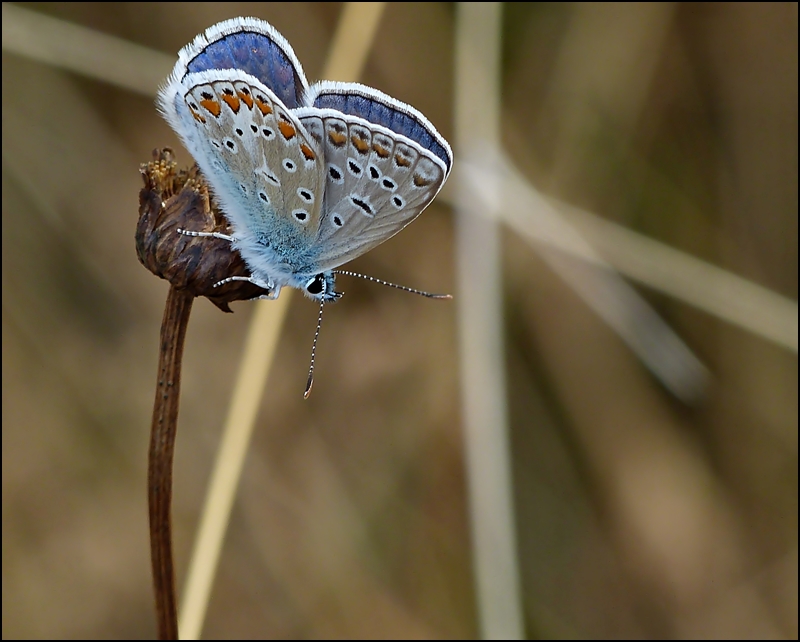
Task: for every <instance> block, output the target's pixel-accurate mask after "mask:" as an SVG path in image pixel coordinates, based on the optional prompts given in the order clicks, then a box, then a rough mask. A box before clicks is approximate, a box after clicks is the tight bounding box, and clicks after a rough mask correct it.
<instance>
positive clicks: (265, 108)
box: [256, 96, 272, 116]
mask: <svg viewBox="0 0 800 642" xmlns="http://www.w3.org/2000/svg"><path fill="white" fill-rule="evenodd" d="M256 106H257V107H258V108H259V109H260V110H261V113H262V114H264V115H265V116H269V115H270V114H271V113H272V107H271V106H270V104H269V103H267V102H266V101H264V100H261V98H260V97H259V96H256Z"/></svg>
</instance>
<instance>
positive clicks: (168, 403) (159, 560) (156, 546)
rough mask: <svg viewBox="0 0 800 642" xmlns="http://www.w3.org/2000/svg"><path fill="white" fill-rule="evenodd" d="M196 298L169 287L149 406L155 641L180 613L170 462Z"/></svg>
mask: <svg viewBox="0 0 800 642" xmlns="http://www.w3.org/2000/svg"><path fill="white" fill-rule="evenodd" d="M193 301H194V296H193V295H191V294H189V293H188V292H187V291H185V290H178V289H176V288H175V287H173V286H170V289H169V294H168V295H167V303H166V307H165V309H164V318H163V320H162V321H161V345H160V347H159V358H158V381H157V383H156V398H155V402H154V403H153V423H152V426H151V431H150V452H149V459H148V468H147V486H148V494H147V497H148V503H149V507H150V555H151V561H152V564H153V586H154V589H155V598H156V617H157V620H158V622H157V625H158V638H159V639H160V640H177V639H178V610H177V606H176V600H175V571H174V565H173V561H172V522H171V519H170V508H171V506H172V460H173V455H174V453H175V435H176V432H177V426H178V404H179V402H180V391H181V359H182V357H183V342H184V339H185V338H186V327H187V326H188V324H189V314H190V313H191V311H192V302H193Z"/></svg>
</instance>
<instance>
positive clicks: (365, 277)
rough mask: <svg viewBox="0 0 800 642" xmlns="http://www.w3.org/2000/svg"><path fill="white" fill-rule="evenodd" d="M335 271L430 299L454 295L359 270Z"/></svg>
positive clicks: (447, 297)
mask: <svg viewBox="0 0 800 642" xmlns="http://www.w3.org/2000/svg"><path fill="white" fill-rule="evenodd" d="M333 273H334V274H344V275H345V276H357V277H358V278H359V279H366V280H367V281H372V282H373V283H379V284H380V285H388V286H389V287H390V288H397V289H398V290H403V291H404V292H411V293H412V294H419V295H420V296H424V297H427V298H429V299H452V298H453V295H451V294H433V293H432V292H423V291H422V290H415V289H414V288H408V287H406V286H405V285H397V284H396V283H389V282H388V281H384V280H382V279H376V278H375V277H374V276H367V275H366V274H359V273H358V272H350V271H349V270H334V271H333ZM320 314H321V313H320Z"/></svg>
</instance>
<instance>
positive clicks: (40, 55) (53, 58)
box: [3, 2, 175, 97]
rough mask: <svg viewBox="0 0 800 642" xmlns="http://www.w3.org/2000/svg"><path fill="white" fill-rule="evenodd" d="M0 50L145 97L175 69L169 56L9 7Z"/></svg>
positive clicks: (48, 17)
mask: <svg viewBox="0 0 800 642" xmlns="http://www.w3.org/2000/svg"><path fill="white" fill-rule="evenodd" d="M3 50H4V51H8V52H10V53H13V54H16V55H18V56H25V57H26V58H30V59H31V60H36V61H37V62H41V63H44V64H46V65H52V66H53V67H58V68H59V69H66V70H67V71H71V72H74V73H78V74H82V75H84V76H87V77H88V78H94V79H95V80H101V81H103V82H107V83H110V84H112V85H115V86H117V87H121V88H122V89H126V90H128V91H132V92H135V93H137V94H144V95H145V96H151V97H152V96H155V93H156V90H157V89H158V86H159V84H160V83H161V82H163V80H164V78H166V77H167V74H168V73H169V72H170V71H171V70H172V66H173V65H174V64H175V56H168V55H167V54H164V53H161V52H160V51H154V50H153V49H150V48H148V47H143V46H141V45H137V44H136V43H133V42H129V41H127V40H123V39H122V38H117V37H116V36H110V35H108V34H105V33H102V32H100V31H96V30H95V29H89V28H88V27H82V26H81V25H76V24H74V23H72V22H67V21H65V20H60V19H58V18H53V17H51V16H47V15H45V14H43V13H40V12H38V11H31V10H29V9H24V8H22V7H20V6H18V5H15V4H11V3H9V2H4V3H3Z"/></svg>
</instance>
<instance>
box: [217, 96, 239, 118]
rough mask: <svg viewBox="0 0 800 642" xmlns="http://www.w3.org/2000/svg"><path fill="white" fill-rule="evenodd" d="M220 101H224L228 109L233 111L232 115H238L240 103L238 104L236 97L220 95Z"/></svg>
mask: <svg viewBox="0 0 800 642" xmlns="http://www.w3.org/2000/svg"><path fill="white" fill-rule="evenodd" d="M222 100H224V101H225V102H226V103H227V105H228V107H230V108H231V109H232V110H233V113H234V114H238V113H239V107H241V106H242V103H240V102H239V99H238V98H237V97H236V96H231V95H230V94H222Z"/></svg>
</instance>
